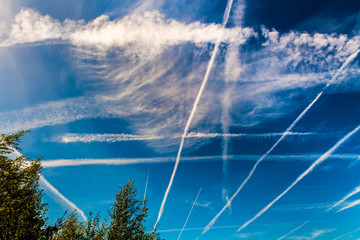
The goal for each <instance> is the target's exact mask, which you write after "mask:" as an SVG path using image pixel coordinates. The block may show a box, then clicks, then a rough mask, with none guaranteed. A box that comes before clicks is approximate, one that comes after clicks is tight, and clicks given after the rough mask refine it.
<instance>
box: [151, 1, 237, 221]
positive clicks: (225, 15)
mask: <svg viewBox="0 0 360 240" xmlns="http://www.w3.org/2000/svg"><path fill="white" fill-rule="evenodd" d="M232 2H233V0H229V1H228V3H227V6H226V9H225V13H224V17H223V22H222V25H223V26H225V25H226V23H227V21H228V19H229V14H230V10H231V5H232ZM220 42H221V35H220V36H219V38H218V40H217V41H216V43H215V46H214V50H213V52H212V55H211V58H210V61H209V64H208V67H207V69H206V73H205V76H204V79H203V81H202V84H201V86H200V90H199V92H198V94H197V96H196V99H195V102H194V105H193V108H192V110H191V113H190V116H189V119H188V120H187V122H186V125H185V129H184V133H183V136H182V138H181V142H180V146H179V151H178V154H177V156H176V161H175V166H174V169H173V172H172V174H171V178H170V182H169V185H168V187H167V189H166V191H165V196H164V198H163V201H162V203H161V206H160V210H159V214H158V218H157V220H156V223H155V227H156V226H157V224H158V222H159V221H160V218H161V215H162V213H163V211H164V207H165V203H166V199H167V197H168V194H169V192H170V189H171V186H172V183H173V181H174V177H175V174H176V170H177V168H178V165H179V161H180V156H181V152H182V149H183V146H184V141H185V136H186V135H187V133H188V131H189V128H190V124H191V121H192V119H193V118H194V115H195V112H196V109H197V106H198V104H199V101H200V98H201V95H202V93H203V91H204V89H205V86H206V83H207V81H208V79H209V75H210V72H211V69H212V66H213V65H214V61H215V57H216V54H217V52H218V49H219V46H220Z"/></svg>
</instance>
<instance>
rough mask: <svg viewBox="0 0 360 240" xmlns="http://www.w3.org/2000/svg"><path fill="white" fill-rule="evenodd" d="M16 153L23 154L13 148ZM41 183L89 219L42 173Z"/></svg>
mask: <svg viewBox="0 0 360 240" xmlns="http://www.w3.org/2000/svg"><path fill="white" fill-rule="evenodd" d="M12 149H13V151H14V153H15V155H16V156H18V157H20V156H22V155H21V153H20V152H19V151H17V150H16V149H14V148H12ZM27 163H28V164H29V162H28V161H27ZM39 180H40V183H42V185H43V186H45V187H47V188H48V189H49V190H50V191H51V192H52V193H54V194H55V195H56V196H57V197H58V198H60V199H61V200H62V201H64V202H65V203H66V204H67V205H69V206H70V207H71V208H72V209H75V210H76V211H77V212H78V213H80V215H81V217H82V218H83V219H84V220H85V221H87V218H86V216H85V214H84V212H83V211H82V210H81V209H80V208H78V207H77V206H76V205H75V204H74V203H73V202H71V201H70V200H69V199H67V198H66V197H64V195H62V194H61V193H60V192H59V191H58V190H57V189H56V188H55V187H54V186H53V185H51V184H50V183H49V182H48V181H47V180H46V179H45V177H44V176H43V175H42V174H40V178H39Z"/></svg>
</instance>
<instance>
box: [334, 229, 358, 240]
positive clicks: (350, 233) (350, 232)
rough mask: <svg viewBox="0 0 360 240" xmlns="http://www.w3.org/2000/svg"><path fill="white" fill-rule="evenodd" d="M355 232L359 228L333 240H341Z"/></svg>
mask: <svg viewBox="0 0 360 240" xmlns="http://www.w3.org/2000/svg"><path fill="white" fill-rule="evenodd" d="M357 231H360V228H357V229H355V230H354V231H351V232H348V233H345V234H343V235H341V236H339V237H337V238H334V239H333V240H337V239H340V238H343V237H345V236H347V235H350V234H352V233H354V232H357Z"/></svg>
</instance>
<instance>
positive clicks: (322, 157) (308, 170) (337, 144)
mask: <svg viewBox="0 0 360 240" xmlns="http://www.w3.org/2000/svg"><path fill="white" fill-rule="evenodd" d="M359 129H360V125H359V126H357V127H356V128H355V129H354V130H352V131H351V132H349V133H348V134H346V135H345V136H344V137H343V138H342V139H340V140H339V141H338V142H337V143H336V144H335V145H334V146H333V147H332V148H330V149H329V150H328V151H327V152H326V153H324V154H323V155H322V156H321V157H319V158H318V159H317V160H316V161H315V162H314V163H313V164H311V166H310V167H309V168H308V169H307V170H306V171H305V172H303V173H302V174H301V175H300V176H299V177H298V178H297V179H296V180H295V181H294V182H293V183H292V184H291V185H290V186H289V187H288V188H286V189H285V191H283V192H282V193H281V194H280V195H279V196H277V197H276V198H275V199H274V200H273V201H272V202H270V203H269V204H268V205H267V206H266V207H264V208H263V209H262V210H261V211H260V212H259V213H257V214H256V215H255V216H254V217H253V218H251V219H250V220H248V221H247V222H246V223H244V224H243V225H242V226H241V227H240V228H239V229H238V230H237V232H239V231H241V230H242V229H244V228H245V227H246V226H247V225H249V224H250V223H252V222H253V221H254V220H256V219H257V218H258V217H260V216H261V215H262V214H264V213H265V212H266V211H267V210H268V209H269V208H270V207H271V206H272V205H273V204H274V203H276V202H277V201H278V200H279V199H280V198H282V197H283V196H284V195H285V194H286V193H287V192H288V191H290V190H291V189H292V188H293V187H294V186H295V185H296V184H297V183H298V182H299V181H300V180H301V179H303V178H304V177H305V176H306V175H308V174H309V173H310V172H311V171H312V170H313V169H314V168H315V167H316V166H317V165H319V164H320V163H322V162H323V161H325V160H326V159H327V158H328V157H329V156H330V155H331V154H332V153H333V152H334V151H335V150H336V149H337V148H339V147H340V146H341V145H342V144H343V143H344V142H345V141H346V140H348V139H349V138H350V137H351V136H352V135H354V134H355V133H356V132H357V131H358V130H359Z"/></svg>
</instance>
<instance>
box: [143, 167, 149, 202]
mask: <svg viewBox="0 0 360 240" xmlns="http://www.w3.org/2000/svg"><path fill="white" fill-rule="evenodd" d="M148 182H149V171H148V173H147V177H146V184H145V191H144V200H145V199H146V191H147V186H148Z"/></svg>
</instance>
